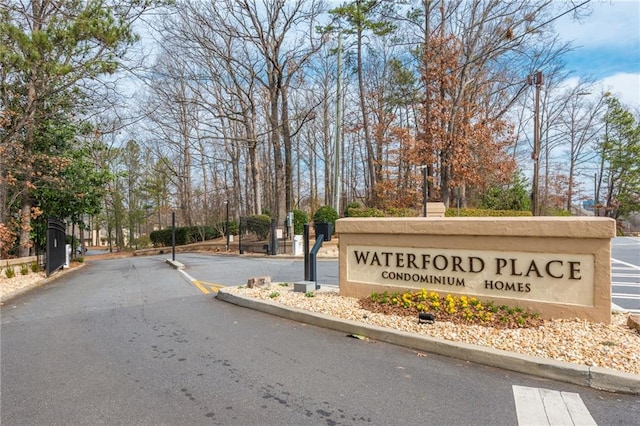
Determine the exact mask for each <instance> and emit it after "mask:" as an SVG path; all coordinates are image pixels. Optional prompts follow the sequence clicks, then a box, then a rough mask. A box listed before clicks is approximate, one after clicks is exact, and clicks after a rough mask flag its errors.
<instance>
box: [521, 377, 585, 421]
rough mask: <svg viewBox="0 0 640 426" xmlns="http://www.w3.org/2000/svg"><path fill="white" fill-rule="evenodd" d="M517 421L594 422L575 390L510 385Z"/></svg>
mask: <svg viewBox="0 0 640 426" xmlns="http://www.w3.org/2000/svg"><path fill="white" fill-rule="evenodd" d="M513 399H514V401H515V403H516V414H517V416H518V425H520V426H525V425H531V426H542V425H549V426H556V425H557V426H561V425H562V426H564V425H580V426H591V425H596V422H595V420H593V417H591V414H590V413H589V410H588V409H587V407H586V406H585V405H584V403H583V402H582V398H580V395H578V394H577V393H572V392H558V391H553V390H550V389H541V388H529V387H524V386H516V385H514V386H513Z"/></svg>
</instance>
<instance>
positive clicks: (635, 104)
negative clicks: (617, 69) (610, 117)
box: [599, 73, 640, 109]
mask: <svg viewBox="0 0 640 426" xmlns="http://www.w3.org/2000/svg"><path fill="white" fill-rule="evenodd" d="M599 83H600V84H602V87H603V89H604V90H606V91H609V92H611V94H613V95H614V96H615V97H617V98H618V99H619V100H620V102H622V103H623V104H625V105H626V106H628V107H630V108H631V109H637V108H640V74H630V73H618V74H614V75H612V76H610V77H606V78H604V79H603V80H601V81H600V82H599Z"/></svg>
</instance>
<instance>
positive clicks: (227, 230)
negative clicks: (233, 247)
mask: <svg viewBox="0 0 640 426" xmlns="http://www.w3.org/2000/svg"><path fill="white" fill-rule="evenodd" d="M224 203H225V205H226V206H227V222H226V225H225V229H224V233H225V234H226V236H227V251H229V245H230V237H231V236H230V235H229V200H227V201H225V202H224Z"/></svg>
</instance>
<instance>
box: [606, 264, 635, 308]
mask: <svg viewBox="0 0 640 426" xmlns="http://www.w3.org/2000/svg"><path fill="white" fill-rule="evenodd" d="M611 300H612V303H613V304H614V305H615V306H616V307H618V308H622V309H623V310H624V311H626V312H630V313H634V314H637V313H640V304H639V303H638V300H640V266H638V265H634V264H631V263H628V262H625V261H622V260H619V259H615V258H612V259H611Z"/></svg>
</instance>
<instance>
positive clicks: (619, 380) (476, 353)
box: [216, 288, 640, 395]
mask: <svg viewBox="0 0 640 426" xmlns="http://www.w3.org/2000/svg"><path fill="white" fill-rule="evenodd" d="M216 298H217V299H219V300H221V301H224V302H228V303H232V304H234V305H238V306H242V307H245V308H249V309H254V310H257V311H260V312H264V313H267V314H271V315H276V316H279V317H282V318H287V319H290V320H293V321H298V322H303V323H305V324H309V325H315V326H318V327H323V328H328V329H331V330H336V331H341V332H345V333H349V334H357V335H362V336H366V337H369V338H371V339H374V340H378V341H381V342H386V343H391V344H394V345H398V346H403V347H407V348H412V349H418V350H421V351H424V352H429V353H433V354H438V355H443V356H447V357H451V358H457V359H461V360H464V361H469V362H474V363H477V364H482V365H487V366H491V367H497V368H502V369H505V370H511V371H516V372H519V373H524V374H529V375H533V376H536V377H541V378H546V379H552V380H558V381H562V382H566V383H572V384H575V385H580V386H585V387H590V388H594V389H600V390H606V391H609V392H621V393H629V394H634V395H640V375H635V374H629V373H622V372H617V371H614V370H609V369H606V368H601V367H588V366H584V365H579V364H573V363H569V362H565V361H556V360H550V359H545V358H538V357H533V356H530V355H522V354H517V353H514V352H508V351H503V350H500V349H494V348H486V347H482V346H476V345H471V344H468V343H460V342H451V341H447V340H442V339H437V338H434V337H429V336H418V335H415V334H413V333H407V332H404V331H399V330H393V329H388V328H384V327H379V326H375V325H369V324H363V323H360V322H357V321H351V320H345V319H341V318H335V317H331V316H328V315H324V314H320V313H315V312H309V311H305V310H302V309H298V308H293V307H289V306H284V305H281V304H278V303H275V302H272V301H269V300H260V299H255V298H250V297H244V296H241V295H238V294H233V293H230V292H229V291H228V290H226V289H225V288H221V289H220V290H219V291H218V294H217V296H216Z"/></svg>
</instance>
